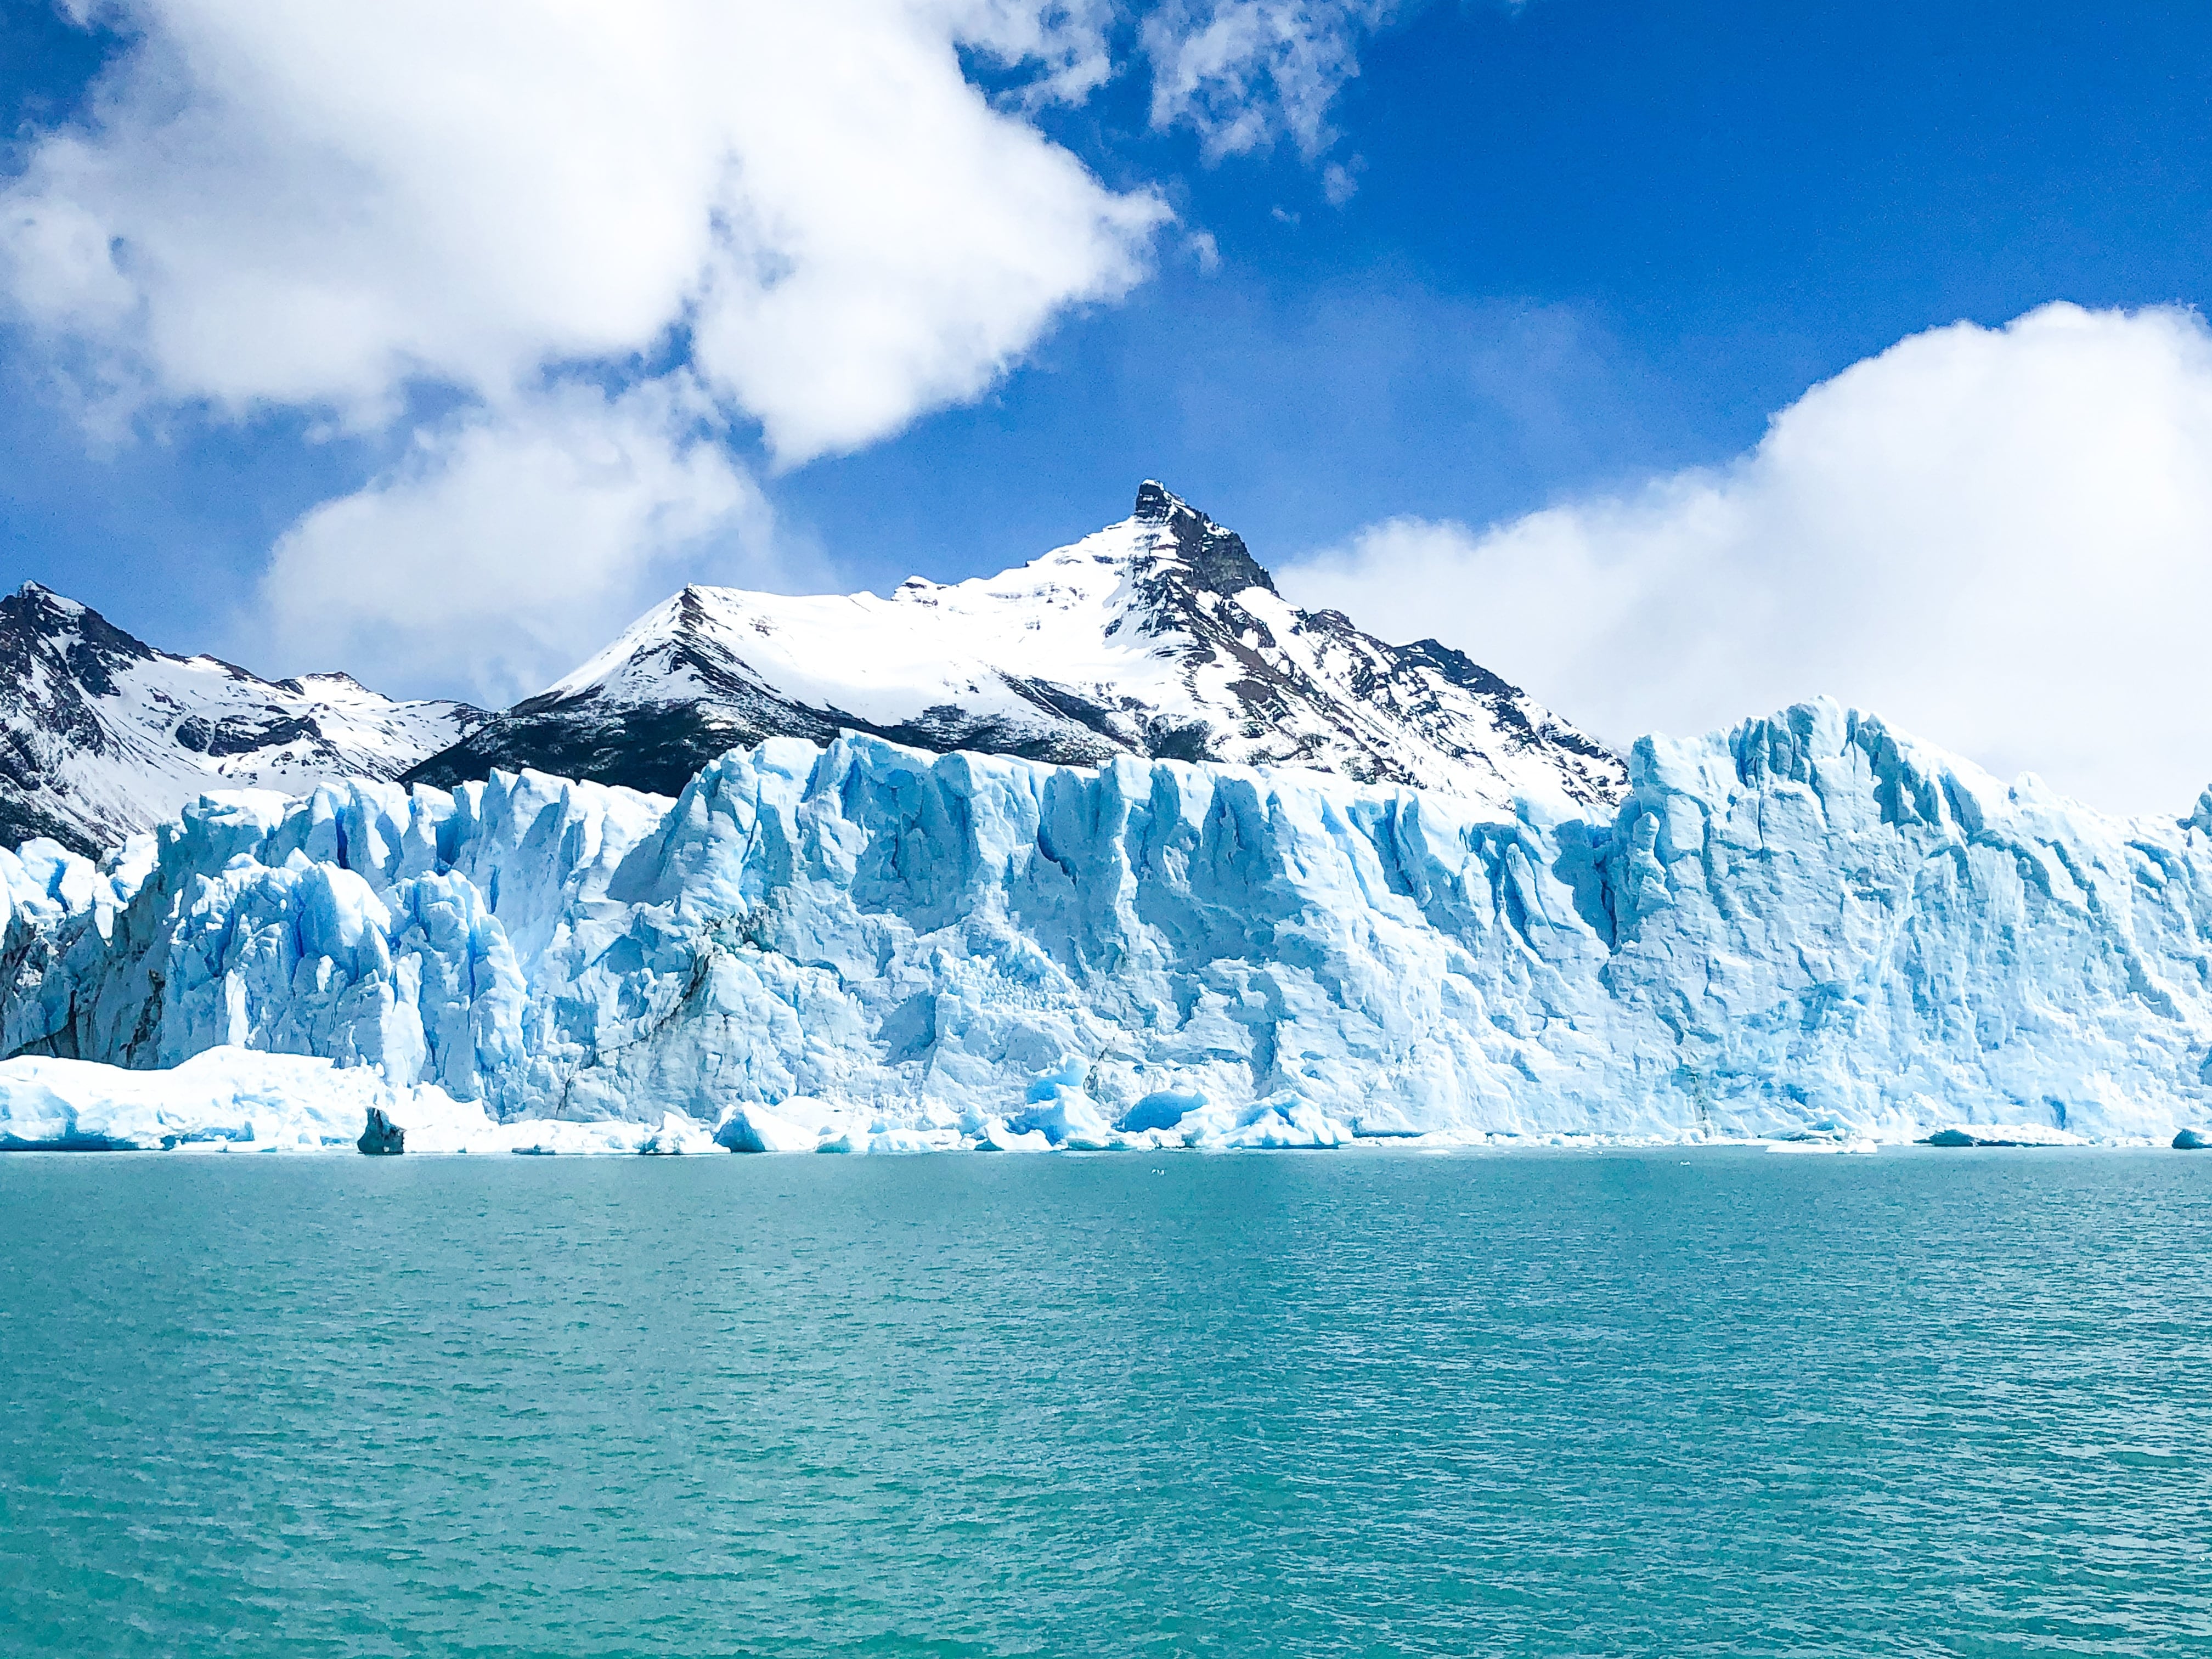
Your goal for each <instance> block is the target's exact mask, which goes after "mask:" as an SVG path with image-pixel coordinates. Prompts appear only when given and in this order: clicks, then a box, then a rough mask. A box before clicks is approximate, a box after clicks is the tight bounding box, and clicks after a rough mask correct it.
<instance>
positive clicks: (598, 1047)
mask: <svg viewBox="0 0 2212 1659" xmlns="http://www.w3.org/2000/svg"><path fill="white" fill-rule="evenodd" d="M1631 773H1632V788H1631V792H1630V794H1629V796H1628V798H1627V799H1626V801H1625V802H1624V804H1623V805H1622V807H1621V809H1620V813H1619V816H1618V817H1616V818H1614V819H1613V820H1612V821H1611V822H1609V823H1603V824H1591V823H1588V822H1585V821H1584V820H1583V819H1581V818H1579V817H1571V816H1568V815H1567V814H1566V813H1565V811H1563V810H1562V808H1561V807H1560V805H1559V803H1558V802H1557V801H1556V800H1549V801H1547V800H1546V799H1541V798H1532V799H1523V800H1522V801H1521V802H1520V803H1518V804H1517V805H1516V809H1515V811H1514V812H1513V813H1512V814H1511V815H1510V816H1509V815H1504V814H1498V813H1495V812H1486V811H1484V810H1483V809H1481V808H1480V807H1479V806H1477V805H1474V804H1472V803H1470V802H1468V801H1466V800H1465V799H1460V798H1456V797H1454V796H1449V795H1444V794H1437V793H1424V792H1421V791H1418V790H1414V789H1410V788H1395V787H1359V786H1356V785H1352V784H1350V783H1347V782H1345V781H1340V780H1334V779H1330V778H1327V777H1321V776H1316V775H1313V774H1310V773H1305V772H1297V771H1291V770H1284V771H1275V772H1271V771H1268V770H1267V769H1257V770H1254V769H1243V768H1236V767H1224V766H1192V765H1184V764H1181V763H1173V762H1147V761H1137V760H1133V759H1125V760H1121V761H1116V762H1115V763H1112V764H1109V765H1108V766H1105V767H1103V768H1101V769H1097V770H1096V771H1091V770H1085V769H1075V768H1064V767H1053V766H1048V765H1043V764H1040V763H1031V762H1025V761H1020V760H1014V759H1009V758H1004V757H981V756H975V755H969V754H954V755H948V756H936V755H929V754H926V753H921V752H918V751H915V750H906V749H902V748H899V747H897V746H896V745H893V744H886V743H883V742H880V741H878V740H876V739H872V738H844V739H841V740H839V741H838V742H836V743H835V744H831V745H829V748H828V749H827V750H818V749H816V748H815V747H813V746H812V745H811V744H805V743H803V742H800V741H798V740H795V739H776V740H771V741H769V742H767V743H764V744H760V745H759V746H757V748H755V749H753V750H749V751H740V752H737V753H732V755H730V756H727V757H725V758H724V759H723V760H721V761H720V762H718V763H715V764H714V765H713V766H711V767H709V768H708V769H707V770H706V771H704V772H703V773H702V774H701V775H700V776H699V777H698V778H697V779H696V781H694V782H693V784H692V785H691V786H690V787H689V788H688V789H687V790H686V791H685V792H684V794H683V796H682V798H681V799H678V800H676V801H673V802H671V801H669V800H667V799H663V798H659V797H653V796H647V795H641V794H636V793H632V792H629V791H624V790H619V789H611V788H605V787H598V786H592V785H578V784H569V783H564V782H562V781H559V780H556V779H551V778H547V777H544V776H542V775H535V774H527V773H526V774H523V775H520V776H514V775H504V774H499V775H494V777H493V778H492V779H491V780H490V781H488V782H485V783H482V784H471V785H467V786H464V787H462V788H460V789H459V790H456V791H454V792H453V793H450V794H448V793H443V792H439V791H435V790H430V789H427V788H418V789H416V790H414V791H412V792H411V793H410V792H407V791H403V790H401V789H398V788H397V787H391V786H384V785H376V784H370V783H352V784H347V785H343V786H326V787H323V788H320V789H319V790H317V791H316V792H315V793H313V795H311V796H309V797H307V799H302V800H299V801H293V802H280V801H277V800H276V799H273V798H270V797H268V796H254V795H247V796H240V797H235V798H230V799H210V800H209V801H206V802H203V803H201V804H198V805H195V806H192V807H191V808H188V809H187V810H186V811H185V815H184V817H183V818H182V819H181V821H180V822H179V823H177V824H175V825H172V826H168V827H166V828H165V829H163V830H162V831H161V836H160V842H159V846H158V849H157V851H156V853H155V857H154V858H153V860H152V861H151V864H150V867H149V868H148V869H147V870H146V872H145V873H144V875H143V879H141V880H137V881H131V880H129V879H127V878H125V877H122V876H120V875H115V876H109V877H105V878H103V877H100V876H98V875H97V874H96V873H95V872H92V871H91V870H90V868H89V866H83V865H82V861H73V860H68V859H67V858H66V856H65V855H59V854H43V853H41V854H33V856H32V857H31V858H30V859H29V860H20V859H19V860H16V862H17V863H18V865H20V866H22V867H21V872H20V873H19V874H14V875H9V878H8V887H9V892H10V893H11V894H12V893H15V891H16V890H17V889H18V888H19V887H20V888H21V890H22V892H23V894H24V896H23V897H22V898H21V900H11V901H10V902H11V904H12V905H13V909H12V911H11V915H10V917H9V920H8V922H7V927H8V932H7V935H6V946H5V955H4V961H5V969H4V971H5V972H6V973H7V974H9V975H11V978H10V979H9V981H7V988H6V990H5V993H4V1001H0V1020H4V1028H5V1029H4V1034H0V1036H4V1042H5V1047H6V1050H7V1051H9V1052H17V1051H21V1050H24V1049H27V1048H30V1049H38V1050H41V1051H44V1052H48V1053H59V1054H70V1055H75V1056H77V1057H79V1058H82V1059H84V1060H101V1061H107V1062H112V1063H116V1064H121V1065H126V1066H134V1067H152V1066H161V1067H173V1066H179V1065H180V1064H181V1063H182V1062H185V1061H186V1060H191V1058H192V1057H193V1056H195V1055H197V1054H203V1053H205V1052H206V1051H208V1050H210V1049H215V1048H223V1049H227V1050H237V1049H246V1050H252V1051H257V1052H261V1053H264V1054H277V1055H283V1054H291V1055H306V1054H313V1055H317V1056H322V1057H325V1058H328V1059H330V1060H334V1061H336V1062H337V1064H338V1066H340V1067H342V1068H356V1069H357V1070H362V1071H366V1072H367V1073H368V1074H369V1075H373V1076H374V1077H375V1078H377V1079H380V1086H384V1087H387V1088H389V1089H391V1090H392V1091H395V1092H397V1091H410V1090H411V1091H419V1090H422V1089H426V1088H433V1089H436V1090H439V1091H443V1094H444V1096H446V1097H450V1098H451V1099H452V1100H453V1101H455V1102H457V1103H472V1106H473V1107H474V1108H475V1109H480V1111H481V1112H482V1113H483V1114H488V1115H489V1120H491V1121H497V1122H498V1123H500V1124H502V1125H504V1126H506V1130H507V1131H512V1130H513V1129H515V1128H516V1127H518V1126H520V1125H521V1124H524V1123H531V1124H534V1125H536V1126H537V1127H534V1128H533V1129H532V1130H530V1131H528V1132H527V1133H536V1134H538V1135H540V1136H542V1137H548V1138H550V1139H559V1138H560V1137H561V1136H562V1135H564V1134H568V1133H570V1132H571V1131H570V1128H569V1127H563V1126H578V1125H590V1124H594V1123H620V1124H623V1125H625V1126H642V1127H641V1128H639V1127H622V1128H618V1129H615V1130H612V1131H585V1133H601V1134H605V1133H613V1134H614V1135H615V1137H616V1138H617V1139H623V1138H625V1137H636V1136H639V1135H641V1134H642V1135H645V1136H647V1137H649V1136H650V1135H651V1134H653V1133H665V1132H669V1130H670V1125H671V1116H670V1115H671V1114H673V1115H674V1116H673V1119H672V1122H673V1125H674V1131H673V1133H674V1134H675V1137H676V1138H678V1139H681V1138H682V1137H683V1135H684V1134H686V1133H689V1134H690V1135H692V1136H693V1137H695V1138H696V1139H704V1138H705V1137H707V1136H709V1135H713V1136H718V1137H719V1138H720V1142H721V1144H723V1145H726V1146H752V1147H757V1148H758V1149H761V1150H808V1149H813V1148H820V1147H825V1146H827V1147H831V1148H833V1149H843V1150H852V1151H861V1150H874V1151H897V1150H924V1149H930V1148H937V1147H944V1148H951V1147H955V1146H965V1147H977V1148H981V1147H986V1146H997V1147H1005V1148H1007V1149H1021V1148H1025V1147H1026V1148H1044V1147H1058V1148H1065V1149H1070V1150H1082V1149H1087V1148H1093V1147H1098V1148H1110V1147H1116V1146H1143V1147H1155V1146H1168V1145H1178V1146H1180V1145H1196V1146H1328V1145H1332V1144H1336V1143H1340V1142H1345V1141H1349V1140H1353V1139H1384V1138H1394V1139H1396V1138H1414V1137H1419V1138H1420V1139H1421V1141H1422V1142H1423V1143H1424V1144H1468V1143H1471V1142H1484V1141H1486V1140H1488V1139H1491V1138H1492V1137H1500V1136H1502V1137H1510V1138H1516V1139H1520V1140H1522V1141H1527V1140H1538V1139H1551V1138H1553V1137H1562V1136H1564V1137H1577V1138H1579V1137H1590V1136H1596V1137H1612V1138H1632V1139H1675V1140H1699V1139H1727V1138H1734V1137H1747V1136H1769V1137H1786V1136H1793V1135H1794V1136H1803V1137H1808V1139H1805V1140H1803V1141H1801V1142H1797V1143H1793V1144H1802V1145H1808V1146H1814V1145H1818V1146H1827V1145H1838V1146H1840V1145H1847V1144H1849V1143H1850V1142H1851V1141H1853V1140H1859V1139H1878V1140H1885V1141H1893V1140H1902V1139H1915V1138H1917V1137H1918V1136H1921V1135H1924V1134H1926V1133H1929V1131H1930V1130H1931V1129H1934V1128H1938V1127H1945V1126H1948V1125H1953V1124H1969V1125H1984V1126H1992V1127H1994V1126H2001V1125H2011V1126H2021V1129H2022V1133H2021V1134H2020V1135H2016V1136H2007V1137H2006V1138H2011V1139H2022V1138H2033V1135H2034V1134H2036V1133H2044V1134H2045V1135H2047V1136H2048V1137H2049V1138H2053V1139H2074V1138H2077V1137H2080V1138H2087V1139H2136V1138H2148V1137H2156V1138H2159V1139H2164V1138H2166V1137H2167V1136H2170V1135H2171V1134H2172V1132H2173V1130H2174V1129H2175V1128H2176V1127H2180V1126H2182V1125H2185V1124H2196V1123H2199V1122H2202V1121H2203V1120H2204V1119H2205V1118H2206V1117H2207V1116H2208V1115H2212V1114H2208V1113H2207V1111H2206V1109H2205V1103H2206V1100H2207V1096H2208V1091H2207V1087H2206V1084H2205V1080H2204V1077H2203V1072H2204V1069H2205V1067H2206V1064H2207V1056H2208V1054H2212V947H2208V940H2212V839H2208V830H2212V805H2208V806H2207V807H2205V808H2203V809H2200V812H2199V814H2198V816H2197V817H2196V818H2193V819H2191V821H2190V822H2188V823H2172V822H2171V821H2163V820H2139V821H2132V822H2129V821H2121V820H2115V819H2109V818H2106V817H2100V815H2097V814H2095V813H2093V812H2090V811H2087V810H2086V809H2084V808H2082V807H2081V806H2079V805H2075V804H2074V803H2072V802H2069V801H2067V800H2064V799H2061V798H2059V797H2057V796H2055V795H2052V794H2051V793H2048V792H2046V791H2045V790H2043V789H2041V787H2039V786H2038V785H2036V784H2034V783H2033V781H2032V780H2028V781H2022V783H2021V784H2019V785H2017V786H2013V787H2007V786H2004V785H2002V784H1999V783H1997V782H1996V781H1994V780H1992V779H1990V778H1989V777H1987V776H1986V775H1983V774H1981V773H1979V772H1978V771H1976V770H1974V769H1972V768H1971V767H1970V766H1968V765H1966V763H1963V762H1960V761H1958V760H1955V759H1954V758H1952V757H1948V756H1945V755H1942V753H1941V752H1940V751H1936V750H1930V749H1927V748H1925V747H1923V746H1922V745H1919V744H1914V743H1912V742H1911V741H1910V740H1908V739H1903V738H1898V737H1895V736H1894V735H1893V734H1891V733H1890V732H1887V729H1886V728H1884V727H1883V726H1881V723H1880V722H1879V721H1877V720H1872V719H1870V718H1869V717H1866V716H1863V715H1859V714H1850V713H1848V712H1846V711H1844V710H1843V709H1840V708H1837V707H1835V706H1834V705H1832V704H1814V705H1806V706H1802V707H1800V708H1793V709H1790V710H1788V711H1785V713H1784V714H1782V715H1781V716H1778V717H1777V718H1776V719H1773V720H1756V721H1751V722H1747V723H1746V724H1745V725H1744V726H1740V727H1738V728H1737V729H1736V730H1735V731H1734V732H1730V733H1727V734H1723V735H1719V736H1716V737H1712V738H1705V739H1699V740H1695V741H1690V742H1668V741H1665V740H1660V739H1647V740H1645V741H1644V743H1642V744H1638V747H1637V749H1636V751H1635V754H1634V756H1633V757H1632V764H1631ZM5 868H6V866H0V872H4V870H5ZM103 882H105V883H106V886H105V888H104V889H103V888H102V886H101V884H102V883H103ZM126 888H127V889H128V890H127V891H125V889H126ZM103 890H104V891H105V893H106V897H105V898H104V899H103V898H102V897H101V896H100V894H101V892H102V891H103ZM24 1063H26V1062H23V1061H14V1062H9V1065H11V1066H15V1065H21V1064H24ZM346 1074H347V1073H346V1072H345V1071H343V1070H342V1071H340V1072H339V1073H334V1074H333V1075H340V1076H343V1075H346ZM11 1098H12V1097H9V1095H7V1094H6V1093H5V1092H4V1091H0V1111H4V1112H6V1113H7V1114H9V1115H10V1117H11V1119H12V1117H13V1115H14V1114H15V1107H14V1106H13V1105H12V1104H11V1103H9V1101H10V1099H11ZM395 1115H397V1114H396V1113H395ZM548 1120H555V1122H552V1123H550V1124H549V1123H548V1122H547V1121H548ZM402 1121H404V1119H403V1120H402ZM687 1126H688V1127H687ZM358 1131H359V1117H358V1115H356V1116H355V1117H354V1119H353V1121H352V1122H351V1124H350V1125H349V1134H348V1136H347V1139H350V1137H351V1134H352V1133H358ZM504 1132H505V1131H503V1132H502V1133H504ZM19 1138H20V1137H19Z"/></svg>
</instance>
